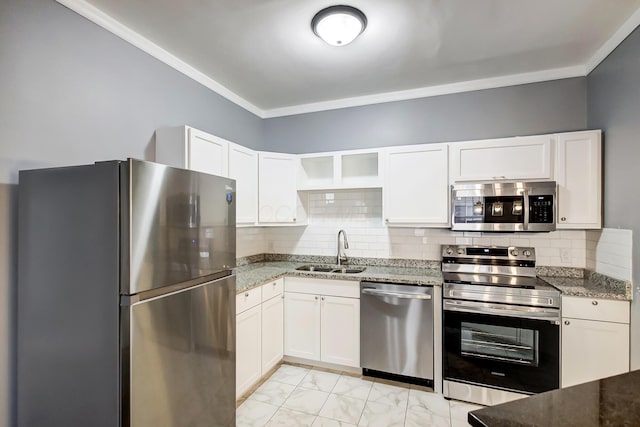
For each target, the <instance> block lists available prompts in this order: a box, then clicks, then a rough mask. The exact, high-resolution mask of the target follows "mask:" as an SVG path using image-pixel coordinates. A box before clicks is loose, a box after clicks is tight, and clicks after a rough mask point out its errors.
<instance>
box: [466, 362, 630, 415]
mask: <svg viewBox="0 0 640 427" xmlns="http://www.w3.org/2000/svg"><path fill="white" fill-rule="evenodd" d="M639 380H640V370H634V371H630V372H625V373H622V374H618V375H613V376H610V377H607V378H601V379H598V380H593V381H588V382H586V383H582V384H576V385H573V386H570V387H566V388H560V389H556V390H550V391H547V392H543V393H538V394H534V395H532V396H529V397H525V398H523V399H518V400H514V401H511V402H506V403H502V404H498V405H494V406H487V407H485V408H481V409H476V410H474V411H471V412H469V413H468V415H467V422H468V423H469V424H471V425H472V426H473V427H491V426H514V427H515V426H522V427H525V426H528V427H537V426H541V427H547V426H563V425H565V424H566V420H569V419H571V417H572V416H574V415H575V411H576V410H580V409H583V408H581V406H580V405H584V404H586V402H591V403H592V404H593V402H596V404H597V405H598V406H596V407H595V408H596V409H597V411H594V412H592V413H591V415H592V417H590V418H589V419H588V420H586V419H583V420H581V422H580V424H577V423H575V422H574V423H569V424H571V425H580V426H584V427H590V426H594V427H598V426H605V425H606V426H623V425H624V426H627V425H637V422H636V421H637V420H638V419H639V418H638V417H640V403H639V401H638V387H637V384H638V381H639ZM590 409H593V408H592V407H590ZM483 418H484V420H483Z"/></svg>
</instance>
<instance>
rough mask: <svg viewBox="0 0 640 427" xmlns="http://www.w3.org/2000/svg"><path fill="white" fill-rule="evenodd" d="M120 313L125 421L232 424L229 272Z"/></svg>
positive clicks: (155, 425)
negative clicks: (213, 279)
mask: <svg viewBox="0 0 640 427" xmlns="http://www.w3.org/2000/svg"><path fill="white" fill-rule="evenodd" d="M122 315H123V325H125V328H126V330H125V331H123V332H124V333H123V339H124V340H125V341H124V342H123V352H122V357H123V371H124V372H123V374H124V377H123V396H130V397H129V401H128V405H127V399H126V398H125V400H124V407H123V411H122V412H123V418H124V420H123V421H124V422H123V425H129V426H135V427H163V426H167V427H169V426H235V408H236V406H235V403H236V402H235V372H236V370H235V276H229V277H226V278H224V279H219V280H216V281H213V282H208V283H205V284H203V285H198V286H195V287H192V288H188V289H185V290H182V291H179V292H176V293H172V294H167V295H165V296H163V297H158V298H152V299H149V300H144V301H142V302H139V303H136V304H134V305H132V306H130V307H126V306H123V307H122ZM127 326H128V327H127ZM127 331H128V332H129V334H127V333H126V332H127ZM127 335H129V337H128V340H127ZM127 344H128V345H129V346H130V347H129V348H127ZM127 358H128V361H127ZM129 385H130V390H129V389H128V387H129ZM127 406H128V408H127Z"/></svg>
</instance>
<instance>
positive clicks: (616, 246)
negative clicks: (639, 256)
mask: <svg viewBox="0 0 640 427" xmlns="http://www.w3.org/2000/svg"><path fill="white" fill-rule="evenodd" d="M586 240H587V253H586V266H587V268H588V269H589V270H593V271H595V272H597V273H600V274H604V275H606V276H610V277H613V278H615V279H620V280H631V277H632V269H631V267H632V259H631V256H632V245H631V242H632V231H631V230H625V229H617V228H603V229H602V230H589V231H587V234H586Z"/></svg>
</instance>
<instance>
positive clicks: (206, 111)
mask: <svg viewBox="0 0 640 427" xmlns="http://www.w3.org/2000/svg"><path fill="white" fill-rule="evenodd" d="M182 124H190V125H193V126H194V127H197V128H199V129H203V130H205V131H209V132H211V133H214V134H216V135H219V136H221V137H224V138H227V139H229V140H232V141H236V142H238V143H240V144H243V145H245V146H248V147H251V148H256V149H260V148H262V120H261V119H260V118H258V117H256V116H254V115H253V114H251V113H249V112H247V111H246V110H244V109H242V108H240V107H238V106H237V105H235V104H233V103H231V102H229V101H227V100H226V99H224V98H222V97H221V96H219V95H217V94H215V93H213V92H212V91H210V90H209V89H207V88H205V87H204V86H202V85H200V84H199V83H196V82H194V81H193V80H191V79H189V78H187V77H185V76H184V75H183V74H181V73H179V72H177V71H175V70H173V69H172V68H170V67H168V66H167V65H165V64H163V63H161V62H159V61H157V60H156V59H154V58H152V57H151V56H149V55H147V54H145V53H143V52H142V51H140V50H138V49H137V48H135V47H133V46H131V45H130V44H128V43H127V42H125V41H123V40H121V39H119V38H118V37H116V36H114V35H112V34H111V33H109V32H107V31H105V30H103V29H102V28H100V27H98V26H96V25H95V24H93V23H91V22H89V21H87V20H86V19H84V18H82V17H81V16H80V15H77V14H76V13H75V12H73V11H71V10H68V9H67V8H65V7H64V6H62V5H60V4H58V3H56V2H55V1H53V0H0V427H4V426H9V425H13V422H12V421H11V418H12V417H13V413H14V411H13V409H12V408H13V403H14V393H13V391H12V388H13V381H14V380H13V378H12V375H13V374H12V372H13V366H14V360H13V359H14V357H15V354H14V345H13V343H14V340H13V338H12V337H13V335H14V333H15V332H14V328H15V322H14V318H15V312H14V311H13V308H14V307H15V282H16V258H15V253H16V234H15V230H16V223H17V222H16V221H17V218H16V212H15V211H16V198H17V189H16V187H17V186H16V182H17V176H18V175H17V173H18V170H20V169H27V168H32V167H45V166H62V165H71V164H83V163H91V162H94V161H96V160H106V159H124V158H126V157H136V158H143V159H148V160H153V159H154V154H153V153H154V142H153V133H154V130H155V129H156V128H159V127H164V126H175V125H182Z"/></svg>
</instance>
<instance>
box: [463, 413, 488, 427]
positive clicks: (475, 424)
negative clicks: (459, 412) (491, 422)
mask: <svg viewBox="0 0 640 427" xmlns="http://www.w3.org/2000/svg"><path fill="white" fill-rule="evenodd" d="M477 410H479V409H477ZM474 412H475V411H471V412H469V414H468V415H467V422H468V423H469V424H471V426H472V427H489V426H487V425H486V424H485V423H483V422H482V421H481V420H480V419H479V418H478V417H477V416H476V414H474Z"/></svg>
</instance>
